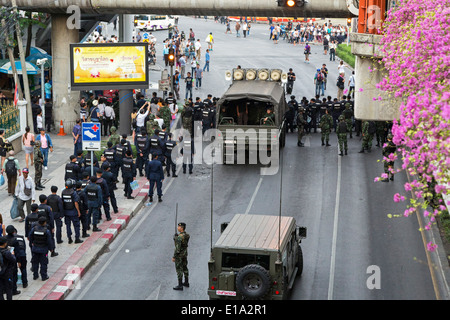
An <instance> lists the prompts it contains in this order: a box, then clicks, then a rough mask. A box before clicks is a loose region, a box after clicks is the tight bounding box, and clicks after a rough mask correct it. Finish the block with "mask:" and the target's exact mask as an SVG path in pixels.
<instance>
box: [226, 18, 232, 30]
mask: <svg viewBox="0 0 450 320" xmlns="http://www.w3.org/2000/svg"><path fill="white" fill-rule="evenodd" d="M226 26H227V30H225V33H228V32H230V34H231V33H232V32H231V25H230V20H229V19H227V21H226Z"/></svg>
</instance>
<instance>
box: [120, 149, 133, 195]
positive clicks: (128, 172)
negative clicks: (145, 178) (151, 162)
mask: <svg viewBox="0 0 450 320" xmlns="http://www.w3.org/2000/svg"><path fill="white" fill-rule="evenodd" d="M134 177H136V164H135V163H134V161H133V158H132V157H130V156H127V157H125V158H124V159H123V160H122V179H123V183H124V184H125V188H124V191H125V194H124V196H125V197H127V199H132V197H131V193H132V192H133V190H131V186H130V183H131V182H133V178H134Z"/></svg>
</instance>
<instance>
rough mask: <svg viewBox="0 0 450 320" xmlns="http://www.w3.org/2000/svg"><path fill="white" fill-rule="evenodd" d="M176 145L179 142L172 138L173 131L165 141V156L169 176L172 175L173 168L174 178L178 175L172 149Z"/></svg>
mask: <svg viewBox="0 0 450 320" xmlns="http://www.w3.org/2000/svg"><path fill="white" fill-rule="evenodd" d="M176 145H177V142H176V141H174V140H172V133H169V135H168V140H167V141H166V142H165V143H164V156H165V157H166V172H167V176H168V177H170V170H172V177H174V178H176V177H178V176H177V175H176V173H175V172H176V171H177V165H176V164H175V161H174V159H172V150H173V148H175V146H176ZM174 156H175V155H174Z"/></svg>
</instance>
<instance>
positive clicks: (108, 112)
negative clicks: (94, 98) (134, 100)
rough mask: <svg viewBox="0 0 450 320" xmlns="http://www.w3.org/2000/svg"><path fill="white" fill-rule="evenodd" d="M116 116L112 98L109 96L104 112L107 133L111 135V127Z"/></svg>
mask: <svg viewBox="0 0 450 320" xmlns="http://www.w3.org/2000/svg"><path fill="white" fill-rule="evenodd" d="M115 118H116V114H115V113H114V109H113V108H112V99H111V98H109V99H108V100H107V102H106V106H105V112H104V114H103V123H104V125H103V127H104V132H105V135H110V134H111V133H110V128H111V126H112V124H113V122H114V119H115Z"/></svg>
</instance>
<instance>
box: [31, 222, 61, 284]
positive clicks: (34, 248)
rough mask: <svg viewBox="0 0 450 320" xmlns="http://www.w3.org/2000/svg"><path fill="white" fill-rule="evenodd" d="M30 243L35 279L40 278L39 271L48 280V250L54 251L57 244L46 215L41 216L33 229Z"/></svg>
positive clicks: (43, 278)
mask: <svg viewBox="0 0 450 320" xmlns="http://www.w3.org/2000/svg"><path fill="white" fill-rule="evenodd" d="M30 243H31V254H32V258H31V270H32V271H33V280H36V279H37V278H39V273H40V274H41V278H42V280H47V279H48V274H47V266H48V251H51V252H54V250H55V246H54V243H53V241H52V235H51V233H50V230H49V229H48V227H47V219H46V218H45V217H39V219H38V224H37V225H36V226H34V227H33V228H32V229H31V231H30ZM39 267H40V271H39Z"/></svg>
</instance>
